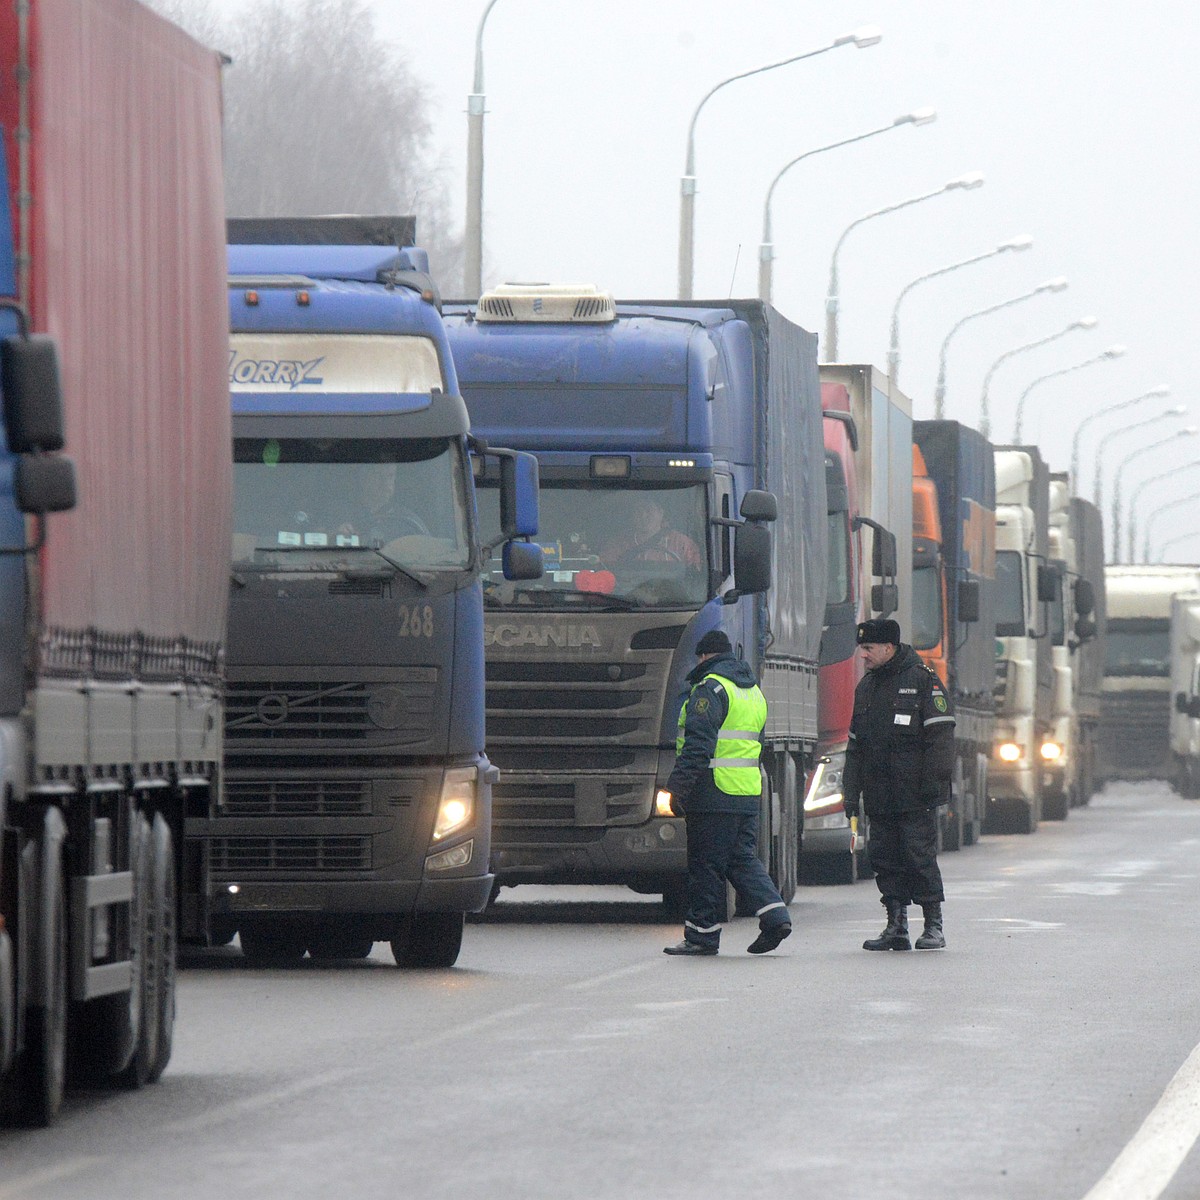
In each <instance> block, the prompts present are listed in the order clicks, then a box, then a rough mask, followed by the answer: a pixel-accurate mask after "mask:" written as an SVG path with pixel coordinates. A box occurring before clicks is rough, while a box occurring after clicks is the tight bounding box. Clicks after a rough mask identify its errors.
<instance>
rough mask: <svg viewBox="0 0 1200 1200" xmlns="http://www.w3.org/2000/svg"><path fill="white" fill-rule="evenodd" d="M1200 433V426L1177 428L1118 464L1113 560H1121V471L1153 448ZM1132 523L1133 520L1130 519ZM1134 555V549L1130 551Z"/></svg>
mask: <svg viewBox="0 0 1200 1200" xmlns="http://www.w3.org/2000/svg"><path fill="white" fill-rule="evenodd" d="M1198 433H1200V426H1196V425H1185V426H1184V427H1183V428H1182V429H1177V430H1175V432H1174V433H1169V434H1167V436H1166V437H1165V438H1159V440H1158V441H1157V442H1151V443H1150V445H1148V446H1139V447H1138V449H1136V450H1131V451H1130V452H1129V453H1128V454H1127V455H1125V457H1124V458H1123V459H1122V460H1121V461H1120V462H1119V463H1118V464H1117V469H1116V470H1115V471H1114V472H1113V498H1112V517H1113V520H1112V526H1113V562H1120V561H1121V473H1122V472H1123V471H1124V470H1125V468H1126V467H1127V466H1129V464H1130V463H1131V462H1133V460H1134V459H1135V458H1141V457H1142V455H1143V454H1149V453H1150V452H1151V451H1152V450H1159V449H1161V448H1162V447H1163V446H1165V445H1167V443H1168V442H1173V441H1174V440H1175V439H1176V438H1181V437H1195V436H1196V434H1198ZM1130 524H1131V525H1132V520H1131V521H1130ZM1130 557H1132V550H1131V551H1130Z"/></svg>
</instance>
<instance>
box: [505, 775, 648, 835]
mask: <svg viewBox="0 0 1200 1200" xmlns="http://www.w3.org/2000/svg"><path fill="white" fill-rule="evenodd" d="M653 783H654V779H653V777H652V776H651V777H645V776H630V775H624V776H617V777H615V778H605V777H603V776H597V775H591V776H588V775H582V776H581V775H531V776H525V777H522V776H520V775H514V774H510V773H509V772H507V771H502V772H501V775H500V782H499V783H497V784H495V785H494V786H493V788H492V830H493V843H494V844H495V845H497V846H511V845H517V844H520V843H522V842H526V841H528V840H529V832H530V831H531V830H533V829H547V830H554V831H556V833H559V834H563V833H566V834H568V836H567V838H566V840H568V841H570V840H573V839H574V835H575V834H576V833H577V832H578V831H580V830H586V829H592V830H596V831H597V832H598V831H600V830H602V829H606V828H608V827H610V826H614V825H639V824H641V823H642V822H643V821H645V820H647V818H648V817H649V816H650V793H651V789H652V786H653ZM551 840H562V839H561V838H558V839H556V838H555V837H554V835H551Z"/></svg>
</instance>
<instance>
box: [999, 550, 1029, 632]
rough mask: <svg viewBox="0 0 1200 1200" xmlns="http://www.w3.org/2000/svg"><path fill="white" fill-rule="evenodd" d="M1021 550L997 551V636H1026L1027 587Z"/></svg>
mask: <svg viewBox="0 0 1200 1200" xmlns="http://www.w3.org/2000/svg"><path fill="white" fill-rule="evenodd" d="M1021 557H1022V555H1021V552H1020V551H1019V550H997V551H996V636H997V637H1025V636H1026V632H1027V628H1028V627H1027V626H1026V624H1025V589H1024V585H1023V581H1022V578H1021Z"/></svg>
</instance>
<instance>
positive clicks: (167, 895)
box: [146, 813, 179, 1083]
mask: <svg viewBox="0 0 1200 1200" xmlns="http://www.w3.org/2000/svg"><path fill="white" fill-rule="evenodd" d="M151 841H152V843H153V846H154V852H153V854H152V856H151V863H152V866H151V878H152V880H153V886H152V887H151V890H150V916H151V921H152V923H153V925H154V942H155V947H154V950H155V953H154V961H153V966H154V1001H155V1010H154V1022H153V1024H154V1043H153V1046H152V1054H151V1058H150V1072H149V1074H148V1075H147V1077H146V1078H147V1082H148V1083H153V1082H154V1081H155V1080H156V1079H157V1078H158V1077H159V1076H160V1075H161V1074H162V1073H163V1072H164V1071H165V1070H166V1069H167V1063H168V1062H169V1061H170V1059H171V1046H172V1043H173V1042H174V1040H175V983H176V979H175V956H176V953H177V950H178V940H179V938H178V935H179V929H178V920H177V918H178V912H177V909H176V895H175V839H174V838H173V837H172V836H171V827H170V825H168V824H167V821H166V818H165V817H164V816H163V815H162V813H157V814H156V815H155V817H154V827H153V829H152V830H151ZM146 965H147V969H149V967H150V965H151V964H150V963H147V964H146Z"/></svg>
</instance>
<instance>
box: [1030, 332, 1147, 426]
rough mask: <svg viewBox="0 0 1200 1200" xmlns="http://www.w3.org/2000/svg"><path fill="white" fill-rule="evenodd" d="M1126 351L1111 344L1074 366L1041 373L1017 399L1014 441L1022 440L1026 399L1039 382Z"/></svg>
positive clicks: (1115, 356)
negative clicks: (1022, 420)
mask: <svg viewBox="0 0 1200 1200" xmlns="http://www.w3.org/2000/svg"><path fill="white" fill-rule="evenodd" d="M1124 353H1125V347H1124V346H1109V348H1108V349H1107V350H1103V351H1101V352H1100V353H1099V354H1097V355H1096V356H1095V357H1094V358H1089V359H1086V360H1084V361H1083V362H1081V363H1076V364H1075V365H1074V366H1073V367H1063V368H1062V370H1060V371H1050V372H1049V373H1048V374H1046V375H1039V376H1038V377H1037V378H1036V379H1035V380H1034V381H1033V382H1032V383H1031V384H1030V385H1029V386H1028V387H1027V388H1026V389H1025V390H1024V391H1023V392H1022V393H1021V397H1020V399H1019V400H1018V401H1017V416H1016V420H1015V421H1014V422H1013V442H1014V443H1015V444H1017V445H1020V442H1021V418H1022V417H1023V416H1024V414H1025V401H1026V400H1027V399H1028V398H1029V393H1030V392H1032V391H1033V389H1034V388H1035V387H1037V386H1038V384H1039V383H1045V382H1046V380H1047V379H1057V378H1058V377H1059V376H1060V375H1070V374H1071V372H1072V371H1082V370H1083V368H1084V367H1090V366H1092V365H1093V364H1094V363H1098V362H1107V361H1109V360H1110V359H1114V358H1120V357H1121V355H1122V354H1124Z"/></svg>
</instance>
